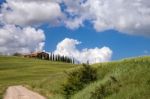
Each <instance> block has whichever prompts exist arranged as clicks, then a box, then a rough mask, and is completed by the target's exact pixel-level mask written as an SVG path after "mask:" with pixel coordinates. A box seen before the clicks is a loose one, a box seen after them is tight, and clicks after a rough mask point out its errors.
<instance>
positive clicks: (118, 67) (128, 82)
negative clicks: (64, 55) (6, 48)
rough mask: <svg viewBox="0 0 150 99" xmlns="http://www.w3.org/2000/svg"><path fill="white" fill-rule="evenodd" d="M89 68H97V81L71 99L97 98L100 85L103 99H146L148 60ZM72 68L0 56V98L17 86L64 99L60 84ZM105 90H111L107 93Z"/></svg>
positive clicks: (149, 86) (149, 94)
mask: <svg viewBox="0 0 150 99" xmlns="http://www.w3.org/2000/svg"><path fill="white" fill-rule="evenodd" d="M92 66H93V67H94V68H96V69H97V75H98V80H97V81H95V82H93V83H91V84H89V85H87V86H86V87H85V88H84V89H82V90H80V91H79V92H77V93H76V94H75V95H73V96H72V97H71V99H94V97H93V98H92V97H91V96H92V93H94V94H96V95H97V93H98V92H97V90H96V88H99V87H101V86H104V88H105V87H107V88H105V89H104V91H105V92H103V93H105V95H103V98H104V99H150V57H139V58H132V59H125V60H121V61H117V62H108V63H100V64H94V65H92ZM76 67H77V65H73V64H66V63H60V62H51V61H45V60H38V59H28V58H21V57H4V56H1V57H0V99H1V98H2V96H3V94H4V92H5V89H6V88H7V87H8V86H10V85H20V84H21V85H24V86H26V87H28V88H30V89H32V90H34V91H37V92H39V93H41V94H43V95H44V96H46V97H48V99H64V98H63V96H62V95H61V94H60V93H61V84H62V83H63V82H64V79H65V78H66V75H65V73H64V71H70V70H73V69H74V68H76ZM108 82H109V83H108ZM110 82H111V83H110ZM107 83H108V84H107ZM108 90H113V91H112V92H111V93H108V92H107V91H108ZM116 90H117V91H116ZM98 94H99V93H98ZM100 94H102V93H101V89H100ZM103 98H102V99H103ZM95 99H97V98H95Z"/></svg>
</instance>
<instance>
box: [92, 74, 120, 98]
mask: <svg viewBox="0 0 150 99" xmlns="http://www.w3.org/2000/svg"><path fill="white" fill-rule="evenodd" d="M110 78H111V80H108V81H107V82H106V83H104V84H101V85H100V86H98V87H96V88H95V90H94V91H93V92H91V99H104V98H105V97H107V96H109V95H112V94H114V93H117V92H118V91H119V89H120V88H119V87H121V85H120V84H119V82H118V81H117V80H116V78H115V77H113V76H111V77H110Z"/></svg>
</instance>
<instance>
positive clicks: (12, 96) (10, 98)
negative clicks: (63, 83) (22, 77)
mask: <svg viewBox="0 0 150 99" xmlns="http://www.w3.org/2000/svg"><path fill="white" fill-rule="evenodd" d="M4 99H46V98H44V97H43V96H41V95H39V94H38V93H36V92H33V91H30V90H28V89H27V88H25V87H23V86H10V87H9V88H8V89H7V91H6V94H5V96H4Z"/></svg>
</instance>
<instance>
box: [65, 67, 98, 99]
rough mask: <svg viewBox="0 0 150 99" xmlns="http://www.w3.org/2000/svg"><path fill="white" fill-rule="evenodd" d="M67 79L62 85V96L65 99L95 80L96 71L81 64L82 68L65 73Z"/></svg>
mask: <svg viewBox="0 0 150 99" xmlns="http://www.w3.org/2000/svg"><path fill="white" fill-rule="evenodd" d="M67 75H68V78H67V80H66V82H65V83H64V84H63V94H64V95H65V97H66V98H67V99H69V97H70V96H71V95H73V94H75V93H76V92H77V91H79V90H81V89H82V88H83V87H84V86H85V85H87V84H89V83H90V82H93V81H95V80H96V79H97V71H96V69H95V68H93V67H91V66H90V65H87V64H83V67H82V68H80V69H77V70H74V71H72V72H69V73H67Z"/></svg>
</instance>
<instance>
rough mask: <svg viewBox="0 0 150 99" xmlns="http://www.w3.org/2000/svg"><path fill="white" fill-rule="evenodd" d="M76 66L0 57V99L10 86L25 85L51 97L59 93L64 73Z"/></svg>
mask: <svg viewBox="0 0 150 99" xmlns="http://www.w3.org/2000/svg"><path fill="white" fill-rule="evenodd" d="M75 66H76V65H73V64H67V63H61V62H51V61H46V60H38V59H30V58H22V57H7V56H0V99H1V98H2V96H3V94H4V92H5V90H6V88H7V87H8V86H10V85H24V86H26V87H29V88H31V89H32V90H35V91H38V92H40V93H41V94H43V95H45V96H47V97H51V96H53V94H55V93H59V92H58V89H59V83H62V81H63V79H64V76H65V75H64V73H63V72H64V71H66V70H68V69H71V68H73V67H75Z"/></svg>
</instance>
